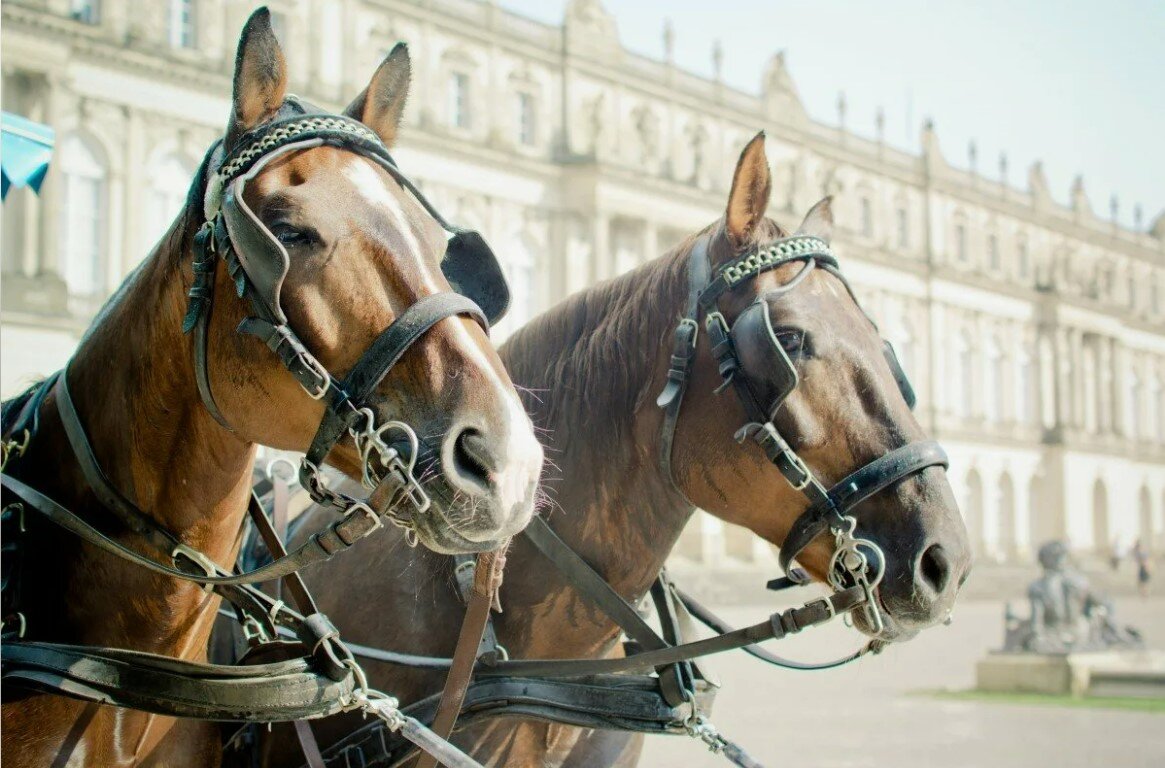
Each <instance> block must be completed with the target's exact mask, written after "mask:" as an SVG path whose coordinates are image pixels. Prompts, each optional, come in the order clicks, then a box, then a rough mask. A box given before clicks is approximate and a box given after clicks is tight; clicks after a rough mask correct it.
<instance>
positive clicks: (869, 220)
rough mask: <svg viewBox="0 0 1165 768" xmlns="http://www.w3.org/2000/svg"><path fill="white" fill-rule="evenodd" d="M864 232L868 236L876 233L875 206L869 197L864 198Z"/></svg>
mask: <svg viewBox="0 0 1165 768" xmlns="http://www.w3.org/2000/svg"><path fill="white" fill-rule="evenodd" d="M862 234H863V235H864V236H866V237H872V236H873V234H874V207H873V205H871V204H870V198H868V197H863V198H862Z"/></svg>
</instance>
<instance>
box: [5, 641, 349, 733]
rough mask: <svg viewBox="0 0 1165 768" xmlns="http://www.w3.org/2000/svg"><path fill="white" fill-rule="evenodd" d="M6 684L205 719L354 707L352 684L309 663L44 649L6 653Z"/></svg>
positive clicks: (15, 647) (13, 646) (264, 718)
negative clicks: (228, 662)
mask: <svg viewBox="0 0 1165 768" xmlns="http://www.w3.org/2000/svg"><path fill="white" fill-rule="evenodd" d="M0 654H2V656H0V657H2V658H3V662H4V665H3V668H4V672H3V679H4V681H5V682H6V683H8V682H19V683H20V684H21V685H27V686H29V687H32V688H36V689H38V690H44V691H47V692H49V693H59V694H63V695H67V696H70V697H73V698H78V699H82V700H85V701H95V702H98V703H100V704H111V705H114V706H119V707H125V708H128V709H136V710H141V711H143V712H152V713H154V714H159V715H169V716H173V717H193V718H198V719H201V720H248V721H253V722H281V721H285V720H293V719H298V718H305V717H312V718H314V717H323V716H326V715H331V714H335V713H336V712H339V711H341V710H342V709H343V707H344V705H343V703H342V702H348V701H350V700H351V694H352V690H353V678H352V676H351V675H348V676H346V677H345V678H344V679H342V680H338V681H337V680H334V679H332V678H330V677H329V676H327V675H321V674H319V673H318V672H316V671H315V670H313V669H312V668H311V666H309V664H308V662H307V661H306V660H304V659H294V660H291V661H280V662H274V663H270V664H249V665H245V666H223V665H220V664H200V663H196V662H190V661H183V660H181V659H174V658H170V657H168V656H158V655H156V654H151V653H143V652H140V651H129V650H123V649H118V648H91V647H84V646H74V645H63V644H57V643H38V642H6V643H4V644H3V645H2V646H0Z"/></svg>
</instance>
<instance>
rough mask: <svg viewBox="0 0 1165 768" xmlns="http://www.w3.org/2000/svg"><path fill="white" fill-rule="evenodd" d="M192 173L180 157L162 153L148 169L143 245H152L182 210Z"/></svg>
mask: <svg viewBox="0 0 1165 768" xmlns="http://www.w3.org/2000/svg"><path fill="white" fill-rule="evenodd" d="M193 175H194V172H193V171H192V170H190V169H188V168H187V166H186V164H185V163H183V162H182V158H180V157H178V156H177V155H173V154H170V155H166V156H165V157H163V158H162V159H161V160H160V161H159V162H157V163H156V164H155V165H154V167H153V168H152V169H151V171H150V173H149V180H150V182H149V184H150V186H149V198H148V200H147V201H146V206H147V213H148V215H147V216H146V222H145V224H146V242H147V246H152V245H153V244H154V243H155V242H156V241H157V240H158V238H160V237H161V236H162V235H164V234H165V233H166V231H167V230H168V229H169V228H170V225H171V224H172V223H173V222H174V219H175V218H176V217H177V216H178V214H179V213H181V212H182V207H183V206H184V205H185V203H186V193H187V191H188V189H189V187H190V178H191V176H193Z"/></svg>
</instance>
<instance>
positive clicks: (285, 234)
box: [274, 224, 313, 248]
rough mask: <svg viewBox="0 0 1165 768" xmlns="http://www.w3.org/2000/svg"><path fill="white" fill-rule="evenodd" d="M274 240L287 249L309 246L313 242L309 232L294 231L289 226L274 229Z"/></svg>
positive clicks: (294, 229) (293, 228)
mask: <svg viewBox="0 0 1165 768" xmlns="http://www.w3.org/2000/svg"><path fill="white" fill-rule="evenodd" d="M274 234H275V239H276V240H278V241H279V242H280V243H282V244H283V245H284V246H286V247H288V248H296V247H301V246H305V245H311V244H312V242H313V239H312V235H311V233H310V232H306V231H304V230H302V229H296V228H295V227H292V226H289V225H286V224H285V225H283V226H277V227H275V232H274Z"/></svg>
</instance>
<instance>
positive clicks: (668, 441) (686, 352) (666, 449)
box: [655, 238, 712, 507]
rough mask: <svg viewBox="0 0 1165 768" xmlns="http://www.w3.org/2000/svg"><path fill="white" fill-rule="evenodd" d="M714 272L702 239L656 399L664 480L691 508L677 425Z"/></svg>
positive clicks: (693, 258)
mask: <svg viewBox="0 0 1165 768" xmlns="http://www.w3.org/2000/svg"><path fill="white" fill-rule="evenodd" d="M711 269H712V267H711V265H710V264H709V261H708V240H707V238H700V239H699V240H698V241H697V242H696V244H695V245H694V246H692V253H691V256H690V257H689V258H688V304H687V307H686V308H685V314H684V317H683V319H682V320H680V322H679V324H678V325H677V326H676V330H675V339H674V340H673V342H672V354H671V365H670V366H669V367H668V371H667V381H666V382H665V383H664V386H663V390H662V391H661V392H660V393H659V396H658V397H657V398H656V399H655V404H656V405H657V406H659V407H660V408H662V409H663V427H662V430H661V432H660V436H659V464H660V467H661V468H662V470H663V475H664V477H666V478H667V479H668V482H669V483H671V486H672V488H674V489H675V490H676V492H677V493H678V494H679V495H680V497H681V498H682V499H683V500H684V501H685V502H687V504H688V506H690V507H695V506H696V505H695V504H693V503H692V502H691V501H689V500H688V497H687V495H686V494H685V493H684V492H683V489H681V488H680V486H679V483H677V482H676V479H675V470H674V469H673V467H672V452H673V451H674V448H673V444H674V443H675V438H676V424H677V423H678V422H679V418H680V408H681V407H682V406H683V402H684V393H685V392H687V388H688V375H689V374H690V373H691V370H692V361H693V359H694V358H695V356H696V344H697V341H698V340H699V334H700V324H699V319H698V318H699V312H700V306H699V297H700V288H701V287H703V286H704V285H705V284H707V282H708V276H709V273H710V272H711Z"/></svg>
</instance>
